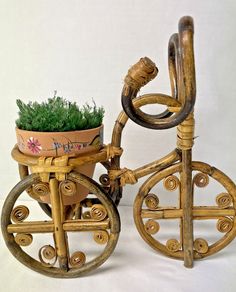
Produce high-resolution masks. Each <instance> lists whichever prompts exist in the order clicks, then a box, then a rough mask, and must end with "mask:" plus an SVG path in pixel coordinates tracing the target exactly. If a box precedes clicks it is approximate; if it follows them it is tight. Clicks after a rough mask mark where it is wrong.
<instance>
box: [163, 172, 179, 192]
mask: <svg viewBox="0 0 236 292" xmlns="http://www.w3.org/2000/svg"><path fill="white" fill-rule="evenodd" d="M163 184H164V187H165V189H167V190H168V191H175V190H176V189H177V188H178V186H179V179H178V177H177V176H176V175H169V176H168V177H166V178H165V180H164V182H163Z"/></svg>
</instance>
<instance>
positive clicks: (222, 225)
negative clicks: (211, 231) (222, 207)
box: [216, 217, 233, 233]
mask: <svg viewBox="0 0 236 292" xmlns="http://www.w3.org/2000/svg"><path fill="white" fill-rule="evenodd" d="M216 227H217V229H218V231H219V232H222V233H226V232H229V231H230V230H231V229H232V228H233V221H232V220H231V219H230V218H228V217H225V218H221V219H219V220H218V222H217V225H216Z"/></svg>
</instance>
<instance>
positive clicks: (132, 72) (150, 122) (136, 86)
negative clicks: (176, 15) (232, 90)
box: [122, 17, 196, 130]
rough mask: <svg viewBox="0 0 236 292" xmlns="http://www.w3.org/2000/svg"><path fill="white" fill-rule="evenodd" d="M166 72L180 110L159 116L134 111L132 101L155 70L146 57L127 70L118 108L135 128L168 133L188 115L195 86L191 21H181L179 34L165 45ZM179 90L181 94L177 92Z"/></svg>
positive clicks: (192, 105)
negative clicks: (137, 126) (162, 130)
mask: <svg viewBox="0 0 236 292" xmlns="http://www.w3.org/2000/svg"><path fill="white" fill-rule="evenodd" d="M169 71H170V82H171V90H172V96H173V97H174V98H177V99H178V100H179V101H180V102H181V109H180V111H179V112H177V113H175V114H172V113H170V112H169V111H168V110H167V111H164V112H163V113H161V114H160V115H150V114H146V113H144V112H143V111H141V110H139V109H135V107H134V106H133V101H132V100H133V98H134V97H136V95H137V92H138V91H139V90H140V88H141V87H142V86H144V85H146V84H147V83H148V82H150V81H151V80H152V79H154V78H155V77H156V75H157V73H158V69H157V68H156V66H155V64H154V63H153V62H152V61H151V60H150V59H149V58H147V57H145V58H141V59H140V61H139V62H138V63H137V64H135V65H134V66H133V67H131V68H130V69H129V71H128V74H127V76H126V77H125V85H124V88H123V91H122V106H123V109H124V111H125V112H126V114H127V115H128V116H129V118H130V119H132V120H133V121H134V122H136V123H137V124H139V125H141V126H143V127H146V128H150V129H156V130H158V129H168V128H172V127H175V126H177V125H178V124H180V123H181V122H182V121H184V120H185V119H186V117H187V116H188V115H189V114H190V113H191V112H192V110H193V107H194V103H195V96H196V86H195V68H194V54H193V20H192V18H191V17H183V18H181V20H180V22H179V34H174V35H173V36H172V37H171V39H170V41H169ZM179 88H183V90H181V91H179Z"/></svg>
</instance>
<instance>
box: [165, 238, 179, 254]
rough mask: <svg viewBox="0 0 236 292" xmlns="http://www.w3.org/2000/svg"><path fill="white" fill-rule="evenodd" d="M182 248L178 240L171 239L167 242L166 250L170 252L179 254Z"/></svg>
mask: <svg viewBox="0 0 236 292" xmlns="http://www.w3.org/2000/svg"><path fill="white" fill-rule="evenodd" d="M180 247H181V245H180V242H179V241H178V240H177V239H174V238H171V239H169V240H167V242H166V248H167V249H168V250H169V251H170V252H177V251H178V250H180Z"/></svg>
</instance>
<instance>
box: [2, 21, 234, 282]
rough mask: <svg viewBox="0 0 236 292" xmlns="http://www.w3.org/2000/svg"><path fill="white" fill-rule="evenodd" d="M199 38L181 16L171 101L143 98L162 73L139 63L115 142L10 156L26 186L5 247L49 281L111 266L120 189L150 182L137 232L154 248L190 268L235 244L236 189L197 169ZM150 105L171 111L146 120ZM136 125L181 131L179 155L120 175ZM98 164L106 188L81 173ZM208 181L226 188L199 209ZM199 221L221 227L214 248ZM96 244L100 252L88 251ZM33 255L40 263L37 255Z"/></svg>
mask: <svg viewBox="0 0 236 292" xmlns="http://www.w3.org/2000/svg"><path fill="white" fill-rule="evenodd" d="M193 33H194V29H193V20H192V18H191V17H183V18H181V20H180V22H179V32H178V34H173V35H172V36H171V38H170V41H169V47H168V56H169V74H170V83H171V95H170V96H169V95H165V94H160V93H154V94H145V95H142V96H138V97H137V93H138V92H139V90H140V88H141V87H142V86H144V85H146V84H147V83H148V82H149V81H151V80H152V79H154V78H155V77H156V75H157V73H158V69H157V68H156V66H155V64H154V63H153V62H152V61H151V60H150V59H149V58H147V57H145V58H142V59H140V61H139V62H138V63H137V64H135V65H134V66H133V67H131V68H130V69H129V71H128V74H127V76H126V77H125V82H124V87H123V91H122V106H123V109H124V111H122V112H121V113H120V115H119V116H118V118H117V120H116V122H115V126H114V130H113V134H112V140H111V143H110V144H108V145H103V147H101V148H100V149H99V150H98V151H95V152H91V153H89V154H86V155H83V154H82V155H79V156H77V157H56V158H51V157H40V158H35V157H31V156H27V155H24V154H22V153H21V152H20V151H19V149H18V148H17V146H16V147H15V148H14V149H13V151H12V156H13V158H14V159H15V160H16V161H17V162H18V164H19V172H20V177H21V181H20V182H19V183H18V184H17V185H16V186H15V187H14V188H13V189H12V190H11V192H10V193H9V195H8V197H7V199H6V201H5V204H4V206H3V211H2V223H1V224H2V233H3V236H4V239H5V242H6V245H7V247H8V248H9V250H10V251H11V252H12V254H13V255H14V256H15V257H16V258H17V259H18V260H19V261H20V262H22V263H23V264H24V265H26V266H28V267H29V268H31V269H33V270H35V271H37V272H39V273H42V274H45V275H47V276H52V277H62V278H70V277H78V276H80V275H83V274H85V273H87V272H89V271H91V270H94V269H95V268H97V267H98V266H99V265H101V264H102V263H104V262H105V261H106V260H107V259H108V257H109V256H110V255H111V253H112V252H113V250H114V248H115V246H116V243H117V241H118V237H119V232H120V219H119V213H118V211H117V205H118V204H119V202H120V199H121V197H122V187H123V186H125V185H126V184H135V183H136V182H137V181H138V179H139V178H141V177H144V176H148V175H149V177H148V179H147V180H146V181H145V182H144V183H143V185H142V186H141V187H140V190H139V193H138V195H137V196H136V198H135V201H134V208H133V209H134V220H135V224H136V227H137V229H138V231H139V233H140V235H141V236H142V238H143V239H144V240H145V241H146V242H147V243H148V244H149V245H150V246H151V247H152V248H154V249H155V250H157V251H159V252H161V253H163V254H165V255H167V256H170V257H172V258H175V259H182V260H184V265H185V266H186V267H192V266H193V260H194V259H201V258H204V257H207V256H209V255H212V254H214V253H216V252H218V251H219V250H221V249H223V248H224V247H225V246H226V245H228V244H229V243H230V242H231V241H232V240H233V239H234V237H235V230H236V228H235V226H236V219H235V208H236V186H235V184H234V183H233V181H232V180H231V179H230V178H229V177H227V176H226V175H225V174H224V173H222V172H221V171H220V170H218V169H216V168H215V167H212V166H210V165H208V164H206V163H203V162H198V161H192V147H193V142H194V112H193V110H194V103H195V95H196V89H195V88H196V87H195V69H194V54H193ZM147 104H161V105H165V106H166V110H165V111H164V112H163V113H161V114H157V115H151V114H147V113H145V112H143V111H142V110H141V109H140V108H141V107H142V106H145V105H147ZM128 118H130V119H131V120H133V121H134V122H136V123H137V124H139V125H141V126H144V127H146V128H150V129H155V130H158V129H160V130H162V129H167V128H171V127H175V126H177V148H176V149H175V150H173V151H172V152H171V153H170V154H168V155H167V156H165V157H164V158H162V159H160V160H156V161H154V162H151V163H149V164H147V165H144V166H142V167H140V168H138V169H135V170H131V169H128V168H121V167H120V157H121V155H122V148H121V136H122V131H123V129H124V127H125V125H126V123H127V121H128ZM90 163H101V164H103V166H104V167H105V169H106V171H105V173H104V174H103V175H101V177H100V179H99V183H98V182H96V181H94V180H92V179H91V178H88V177H86V176H85V175H83V174H81V173H79V172H78V171H77V170H76V169H77V167H78V166H80V165H84V164H90ZM29 173H30V174H29ZM210 180H213V181H216V182H218V184H219V185H220V186H221V188H223V191H221V192H220V193H219V194H218V195H217V197H216V202H215V204H212V206H196V205H194V202H193V197H194V189H195V188H204V187H206V186H207V185H208V184H209V182H210ZM161 182H163V183H164V187H165V188H166V190H168V191H177V192H178V196H179V201H178V204H177V205H176V206H165V205H163V204H162V202H161V200H159V198H158V196H157V195H156V194H154V193H153V192H152V189H153V188H154V187H155V186H156V185H157V184H159V183H161ZM77 184H79V185H82V186H84V187H86V188H87V189H88V190H89V195H88V196H87V197H86V198H85V199H83V200H82V201H78V202H76V203H75V204H72V205H64V204H63V200H62V196H73V195H75V193H76V185H77ZM24 191H26V192H27V193H28V194H29V196H30V197H32V198H33V199H34V202H35V203H36V204H37V205H38V203H39V205H40V206H41V209H40V210H41V211H42V210H43V212H41V213H42V216H43V219H42V220H33V219H31V217H30V216H31V215H32V214H31V213H30V210H29V208H28V207H27V206H25V205H21V204H19V203H18V200H19V201H20V199H21V196H22V194H23V193H24ZM45 194H48V195H49V196H50V203H48V204H47V203H43V202H42V201H41V200H40V198H41V197H42V196H43V195H45ZM48 216H49V217H48ZM168 219H174V220H177V221H178V222H179V230H180V232H179V238H170V239H168V240H167V241H166V242H165V243H163V242H161V241H159V240H158V235H159V233H160V232H159V229H160V224H161V223H160V222H162V220H168ZM194 220H215V222H216V228H217V230H218V232H220V233H223V236H222V237H221V238H220V239H219V240H217V241H216V242H213V243H209V242H207V241H206V240H205V239H204V238H199V237H198V238H196V237H195V236H194V228H193V221H194ZM91 235H92V236H91ZM73 236H78V237H76V239H75V237H73ZM83 237H84V240H82V239H83ZM91 238H92V241H95V243H97V245H96V244H95V243H94V244H91V243H90V244H89V243H88V241H89V239H91ZM94 245H95V247H94ZM33 246H35V248H33ZM97 246H98V247H101V249H98V248H97ZM88 248H90V251H89V252H87V249H88ZM35 250H36V251H37V253H36V256H35V253H34V255H33V252H35Z"/></svg>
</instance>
